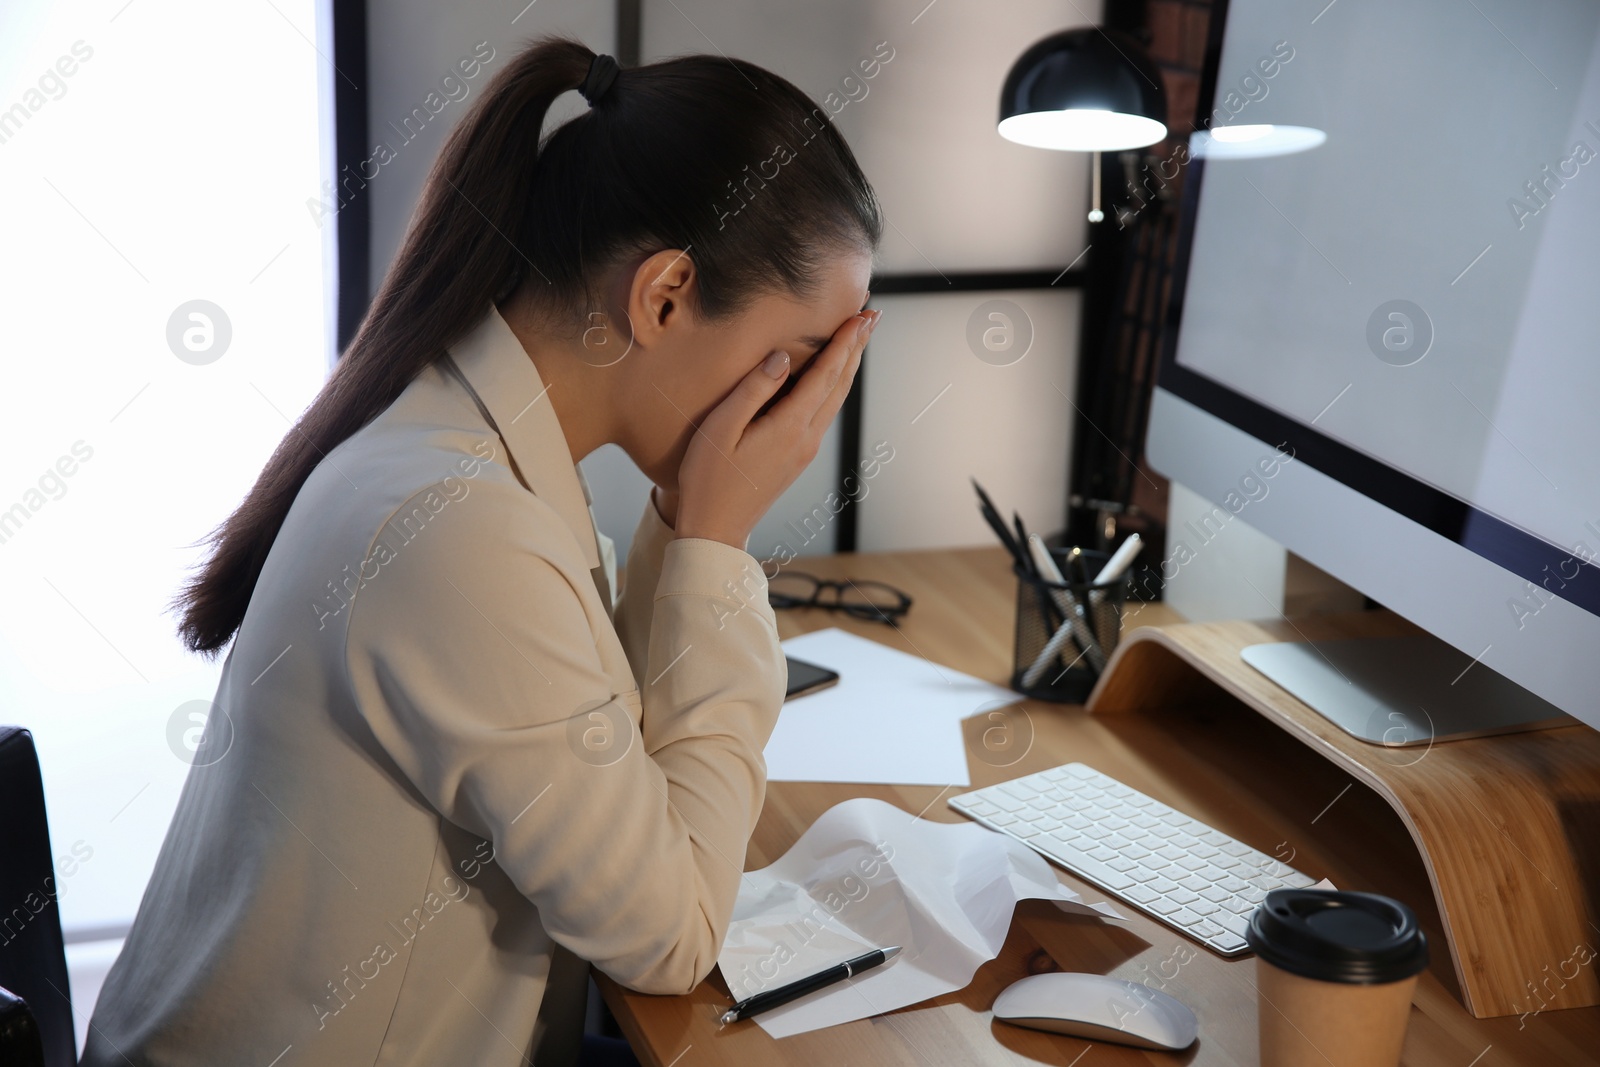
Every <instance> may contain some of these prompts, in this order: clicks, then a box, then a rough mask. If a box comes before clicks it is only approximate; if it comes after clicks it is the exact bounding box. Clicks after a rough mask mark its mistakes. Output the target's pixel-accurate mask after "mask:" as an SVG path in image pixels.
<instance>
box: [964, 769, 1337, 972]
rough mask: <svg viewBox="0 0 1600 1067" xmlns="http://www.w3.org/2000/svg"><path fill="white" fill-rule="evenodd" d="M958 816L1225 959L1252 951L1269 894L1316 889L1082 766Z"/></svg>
mask: <svg viewBox="0 0 1600 1067" xmlns="http://www.w3.org/2000/svg"><path fill="white" fill-rule="evenodd" d="M950 806H951V807H952V808H954V809H955V810H957V811H959V812H960V813H961V814H963V815H966V816H968V817H970V818H972V819H975V820H976V821H978V822H980V823H982V824H983V825H985V826H987V827H989V828H990V829H993V830H998V831H1000V832H1001V833H1003V834H1010V835H1011V836H1012V837H1015V838H1016V839H1017V840H1019V841H1021V842H1022V843H1023V844H1025V845H1028V846H1030V847H1031V848H1033V849H1034V850H1035V851H1037V852H1039V853H1041V854H1043V855H1044V857H1045V858H1046V859H1049V860H1053V861H1054V862H1056V863H1059V864H1060V865H1061V866H1063V867H1065V868H1066V869H1067V870H1069V871H1071V872H1072V873H1073V874H1076V875H1078V876H1080V877H1082V878H1085V879H1087V880H1089V881H1091V882H1093V883H1095V884H1096V885H1098V886H1100V887H1101V888H1102V889H1104V890H1106V891H1107V892H1108V893H1112V894H1114V895H1115V896H1116V897H1118V898H1119V899H1121V900H1123V901H1125V902H1127V903H1128V904H1129V905H1131V906H1133V907H1135V908H1138V909H1139V910H1140V911H1142V912H1144V913H1145V914H1147V915H1149V916H1150V917H1151V918H1154V919H1158V920H1160V921H1161V922H1164V923H1166V924H1167V925H1168V926H1171V927H1172V928H1174V929H1175V930H1177V931H1178V932H1179V933H1182V934H1187V935H1188V936H1189V937H1192V938H1194V939H1195V940H1196V941H1199V942H1201V943H1202V944H1204V945H1207V946H1208V947H1210V948H1213V949H1215V950H1216V951H1217V952H1219V953H1221V954H1222V955H1224V956H1236V955H1239V954H1240V953H1243V952H1245V951H1247V950H1248V948H1249V946H1248V945H1247V944H1246V942H1245V939H1244V931H1245V927H1246V926H1247V925H1248V923H1249V919H1250V913H1251V912H1253V911H1255V909H1256V905H1257V904H1259V903H1261V898H1262V897H1265V896H1266V895H1267V891H1268V890H1270V889H1280V888H1300V887H1302V886H1308V885H1312V884H1313V883H1315V881H1316V879H1314V878H1310V877H1308V876H1307V875H1304V874H1302V873H1300V872H1299V871H1297V870H1295V869H1294V868H1293V867H1290V866H1289V865H1288V864H1286V863H1282V862H1280V861H1278V860H1275V859H1273V858H1272V857H1271V856H1268V855H1267V854H1266V853H1264V852H1258V851H1256V850H1255V849H1253V848H1251V847H1250V846H1249V845H1246V844H1244V843H1242V842H1240V841H1235V840H1234V839H1233V838H1231V837H1229V836H1228V835H1227V834H1224V833H1222V832H1221V831H1218V830H1213V829H1212V828H1211V827H1209V826H1207V825H1206V824H1205V823H1203V822H1200V821H1199V820H1197V819H1191V818H1190V817H1189V816H1187V815H1185V814H1183V813H1182V812H1180V811H1175V810H1173V809H1172V808H1169V807H1168V806H1167V805H1165V804H1163V803H1161V802H1160V801H1158V800H1155V799H1152V798H1151V797H1147V796H1145V795H1144V794H1143V793H1141V792H1139V791H1138V790H1136V789H1132V788H1130V787H1128V786H1125V785H1123V784H1122V783H1121V782H1119V781H1117V780H1116V779H1115V778H1110V777H1107V776H1106V775H1104V774H1101V773H1100V772H1099V771H1097V770H1095V769H1093V768H1092V767H1088V766H1085V765H1084V764H1082V763H1067V764H1064V765H1062V766H1060V767H1053V768H1051V769H1050V770H1048V771H1040V772H1039V773H1038V774H1030V775H1028V776H1027V777H1025V778H1017V779H1014V780H1013V781H1009V782H1001V783H1000V784H999V785H992V786H988V787H987V788H984V789H975V790H973V791H972V792H970V793H962V794H961V795H960V796H955V797H951V798H950Z"/></svg>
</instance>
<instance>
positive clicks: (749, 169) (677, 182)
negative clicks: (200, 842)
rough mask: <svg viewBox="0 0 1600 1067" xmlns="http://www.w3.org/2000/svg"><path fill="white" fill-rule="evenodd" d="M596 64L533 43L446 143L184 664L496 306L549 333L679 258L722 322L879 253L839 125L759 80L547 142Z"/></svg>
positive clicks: (191, 600)
mask: <svg viewBox="0 0 1600 1067" xmlns="http://www.w3.org/2000/svg"><path fill="white" fill-rule="evenodd" d="M593 58H594V52H593V51H591V50H590V49H589V48H588V47H587V46H586V45H584V44H583V43H581V42H580V41H576V40H573V39H571V38H567V37H544V38H540V39H539V40H537V41H535V42H533V43H532V44H531V45H530V46H529V47H528V48H527V49H525V50H524V51H523V52H522V53H521V54H519V55H517V56H516V57H515V58H513V59H512V60H511V61H510V62H509V63H508V64H507V65H506V66H504V67H503V68H501V69H500V70H499V71H498V72H497V73H496V74H495V75H494V77H492V78H491V79H490V80H489V82H488V84H487V85H486V86H485V87H484V90H483V93H482V95H481V96H480V97H479V98H478V100H477V101H476V102H475V104H474V105H473V106H472V108H471V109H470V110H469V111H468V113H467V114H466V115H464V116H463V117H462V119H461V121H460V122H459V123H458V124H457V125H456V127H455V128H454V129H453V130H451V132H450V135H449V138H448V139H447V140H446V141H445V144H444V147H443V149H442V150H441V151H440V153H439V158H438V159H437V160H436V161H435V162H434V165H433V167H432V169H431V171H430V172H429V175H428V179H427V182H426V184H425V185H424V187H423V190H422V194H421V198H420V200H419V202H418V206H417V210H416V212H415V214H414V215H413V216H412V220H411V223H410V226H409V227H408V228H407V231H406V235H405V239H404V241H403V242H402V244H401V246H400V250H399V253H398V254H397V255H396V256H395V259H394V263H393V264H392V265H391V266H390V268H389V271H388V273H387V275H386V276H385V277H384V280H383V285H382V287H381V288H380V289H379V290H378V293H377V296H376V297H374V298H373V301H372V306H371V308H370V309H369V310H368V311H367V314H366V317H365V318H364V319H363V320H362V323H361V326H360V328H359V329H358V330H357V332H356V335H355V338H354V339H353V340H352V341H351V342H350V345H349V347H348V348H347V349H346V350H345V352H344V355H343V356H342V358H341V359H340V360H339V363H338V365H337V367H336V368H335V369H334V371H333V373H332V374H331V375H330V376H329V378H328V381H327V382H326V383H325V384H324V386H323V388H322V391H321V392H320V393H318V394H317V398H316V400H315V401H313V402H312V404H311V406H310V407H309V408H307V409H306V411H305V413H304V414H303V415H302V416H301V417H300V421H299V422H298V423H296V424H295V426H294V428H293V429H291V430H290V431H289V432H288V433H287V434H285V435H284V437H283V440H282V441H281V442H279V444H278V447H277V449H276V451H274V452H273V454H272V458H271V459H270V460H268V462H267V465H266V467H265V468H264V469H263V470H262V472H261V475H260V477H259V478H257V479H256V483H255V486H254V487H253V488H252V489H251V490H250V493H249V495H248V496H246V497H245V499H244V502H243V503H242V504H240V506H239V508H238V510H236V511H235V512H234V513H233V514H232V515H231V516H229V517H228V519H227V520H226V521H225V522H224V523H223V524H222V525H221V526H219V527H217V529H215V530H214V531H212V533H211V534H210V535H208V537H207V538H206V543H208V544H210V545H211V546H212V552H211V554H210V556H209V557H208V558H207V560H206V562H205V564H204V565H203V566H202V567H201V568H200V569H199V572H198V573H197V574H196V575H195V576H194V577H193V578H192V579H190V580H189V582H188V583H187V584H186V585H185V586H184V589H183V592H182V593H181V594H180V595H179V596H178V598H177V599H176V600H175V601H174V606H175V607H176V608H177V609H179V610H180V611H181V614H182V618H181V621H180V623H179V626H178V633H179V635H180V636H181V637H182V639H183V642H184V644H185V645H186V646H187V647H188V648H190V649H191V650H193V651H197V652H204V653H207V654H215V653H216V652H218V651H219V650H220V649H221V648H222V647H223V646H224V645H226V644H227V642H228V641H229V639H230V638H231V637H232V636H233V635H234V633H235V632H237V630H238V629H239V625H240V623H241V622H242V621H243V619H244V614H245V608H246V607H247V606H248V604H249V602H250V595H251V593H252V592H253V590H254V589H255V583H256V579H257V578H258V577H259V576H260V574H261V568H262V566H263V564H264V563H265V562H266V558H267V553H268V551H270V549H271V548H272V542H273V540H274V538H276V537H277V534H278V530H279V529H280V528H281V527H282V525H283V520H284V517H285V515H287V514H288V511H289V506H290V505H291V504H292V503H293V502H294V498H295V494H297V493H298V492H299V491H300V487H301V485H303V484H304V483H305V480H306V478H307V476H308V475H310V473H311V471H312V469H313V468H314V467H315V466H316V465H317V463H318V462H320V461H321V459H322V457H323V456H325V455H326V454H327V453H328V452H330V451H332V450H333V448H334V447H335V446H337V445H338V444H339V443H340V442H341V441H343V440H345V439H346V438H348V437H349V436H350V435H351V434H353V433H355V432H356V431H357V430H359V429H361V427H363V426H365V425H366V424H367V423H368V422H370V421H372V419H373V418H375V417H376V416H377V415H378V414H379V413H380V412H382V411H383V410H384V409H385V408H386V407H388V406H389V405H390V404H391V403H392V402H393V401H394V400H395V398H396V397H398V396H399V395H400V393H401V391H402V390H404V389H405V387H406V386H407V385H408V384H409V383H410V382H411V381H412V380H413V379H414V378H415V377H416V376H417V374H418V373H420V372H421V371H422V370H423V369H424V368H426V367H427V366H428V365H429V364H431V363H432V362H433V361H434V360H435V359H438V358H439V357H440V356H441V355H443V354H444V352H445V350H446V349H447V348H448V347H449V346H450V345H451V344H453V343H454V342H455V341H457V340H459V339H460V338H461V337H463V336H464V335H465V334H466V333H467V332H468V331H469V330H470V329H471V328H472V327H473V326H474V325H475V324H476V323H477V322H478V320H479V318H480V316H482V315H483V314H484V312H485V311H486V310H487V306H488V302H489V301H490V300H491V299H494V300H499V299H503V298H504V297H505V296H507V295H509V294H510V293H511V292H512V291H513V290H514V289H516V288H517V287H518V286H519V285H521V284H522V283H523V282H524V281H526V282H527V283H528V284H527V288H528V289H529V290H530V291H531V292H532V293H533V294H534V301H535V304H536V309H537V310H538V311H539V313H540V314H541V315H542V316H543V315H548V316H550V317H552V318H553V319H562V318H565V319H566V320H567V321H569V322H571V321H574V320H575V319H579V320H581V316H582V310H583V308H584V307H585V306H586V304H587V302H588V301H589V300H590V299H591V298H592V293H593V292H594V291H595V289H596V288H597V285H596V282H597V279H598V276H599V275H600V274H601V273H602V272H603V271H604V270H605V269H606V268H607V267H608V266H610V265H612V264H614V263H617V262H619V261H621V260H622V259H623V258H624V257H626V256H629V255H632V254H635V253H637V252H640V251H656V250H660V249H665V248H678V249H686V250H687V254H688V255H689V256H690V257H691V258H692V259H693V261H694V264H695V269H696V277H697V293H696V296H697V300H698V305H699V306H698V307H697V308H695V309H694V310H695V311H696V312H697V313H698V314H700V315H703V316H704V317H705V318H707V319H710V320H718V319H722V318H725V317H726V316H729V315H732V314H736V313H737V312H739V311H740V310H742V309H743V308H744V307H746V306H747V305H748V303H749V302H750V301H751V300H752V299H754V298H755V297H757V296H759V295H761V294H763V293H766V292H773V291H780V290H787V291H788V292H790V293H793V294H794V295H796V296H798V297H805V296H807V295H810V294H811V293H813V292H814V291H815V287H816V284H817V281H818V277H817V274H818V272H817V268H818V266H819V265H820V264H821V262H822V261H823V260H824V259H825V258H826V257H827V256H828V255H829V254H830V253H832V252H834V251H836V250H837V249H839V248H840V247H848V246H850V245H852V244H854V245H858V246H865V247H866V248H868V249H874V248H876V247H877V244H878V241H879V239H880V237H881V234H882V221H881V215H880V210H879V206H878V202H877V199H876V197H875V196H874V195H873V192H872V188H871V186H870V185H869V184H868V183H867V180H866V178H865V176H864V175H863V174H862V173H861V168H860V167H859V166H858V165H857V163H856V160H855V157H854V155H852V154H851V152H850V148H849V146H848V145H846V144H845V141H844V138H843V137H841V136H840V135H839V133H838V131H837V130H836V129H835V128H834V126H833V124H832V123H831V122H830V121H829V116H828V114H827V112H826V111H824V110H823V109H821V108H819V107H818V106H817V105H816V104H815V103H814V102H813V101H812V100H811V99H810V98H808V97H807V96H806V95H805V94H804V93H802V92H801V91H800V90H799V89H797V88H796V87H795V86H794V85H792V84H791V83H789V82H788V81H786V80H784V79H783V78H780V77H778V76H777V75H775V74H773V73H771V72H770V71H766V70H763V69H762V68H760V67H758V66H755V65H754V64H751V63H746V62H743V61H741V60H737V59H728V58H726V57H723V56H712V55H689V56H680V57H676V58H673V59H668V60H663V61H661V62H659V63H652V64H649V65H647V66H642V67H633V68H629V69H626V70H623V71H621V72H620V73H619V74H618V75H617V78H616V81H615V82H614V83H613V84H612V85H611V87H610V89H609V91H607V92H606V93H605V94H603V95H601V96H600V97H599V98H598V100H597V101H596V103H595V104H594V106H593V107H591V108H590V109H589V110H588V111H587V112H586V113H585V114H583V115H580V116H579V117H577V118H576V119H573V120H572V121H571V122H567V123H564V124H563V125H561V126H560V127H558V128H557V129H556V130H554V131H553V132H552V133H550V134H549V135H548V136H547V137H545V138H544V139H543V142H542V144H541V139H540V129H541V127H542V125H543V123H544V118H545V114H546V112H547V111H548V110H549V108H550V105H551V102H552V101H554V100H555V98H556V97H558V96H560V95H561V94H562V93H564V92H567V91H569V90H572V89H576V88H578V86H579V85H581V84H582V83H583V81H584V78H585V75H586V74H587V73H588V71H589V65H590V62H591V61H592V60H593Z"/></svg>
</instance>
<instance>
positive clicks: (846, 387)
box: [809, 320, 876, 430]
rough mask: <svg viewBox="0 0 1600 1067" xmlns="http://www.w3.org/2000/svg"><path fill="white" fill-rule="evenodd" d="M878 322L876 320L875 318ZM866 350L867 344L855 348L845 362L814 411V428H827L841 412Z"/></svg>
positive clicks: (870, 332) (811, 423)
mask: <svg viewBox="0 0 1600 1067" xmlns="http://www.w3.org/2000/svg"><path fill="white" fill-rule="evenodd" d="M874 324H876V320H874ZM871 334H872V327H871V326H869V327H868V328H867V335H868V336H869V337H870V336H871ZM865 351H866V345H865V344H862V346H861V347H860V348H857V349H855V351H853V352H852V353H851V355H850V362H849V363H847V364H845V367H844V370H843V372H842V373H840V375H839V377H838V379H837V380H836V382H835V384H834V387H833V390H832V391H831V392H829V393H828V395H827V397H826V398H824V400H823V401H822V405H821V406H820V407H818V408H817V410H816V411H815V412H813V413H812V416H811V421H810V423H809V425H810V426H811V427H812V428H813V429H824V430H825V429H827V427H828V424H829V423H831V422H832V421H833V419H834V416H835V415H837V414H839V409H840V408H841V407H843V406H844V402H845V398H846V397H848V396H849V395H850V387H851V386H852V385H853V384H855V380H856V373H857V372H858V371H859V370H860V369H861V357H862V355H863V353H865Z"/></svg>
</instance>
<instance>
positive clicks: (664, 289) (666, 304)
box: [628, 248, 696, 347]
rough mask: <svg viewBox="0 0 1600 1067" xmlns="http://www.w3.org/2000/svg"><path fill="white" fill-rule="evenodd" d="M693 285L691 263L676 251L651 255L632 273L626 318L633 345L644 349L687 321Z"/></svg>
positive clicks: (670, 249) (686, 256)
mask: <svg viewBox="0 0 1600 1067" xmlns="http://www.w3.org/2000/svg"><path fill="white" fill-rule="evenodd" d="M695 281H696V272H695V265H694V260H692V259H690V258H689V255H688V253H687V252H685V251H682V250H680V249H676V248H668V249H663V250H662V251H660V252H656V253H653V254H652V255H650V256H649V257H648V258H646V259H645V260H644V262H642V263H640V264H639V266H638V267H637V268H635V269H634V272H633V280H632V282H631V283H630V284H629V287H628V317H629V319H630V320H631V321H632V324H633V336H634V340H635V342H636V343H638V344H641V345H644V346H646V347H648V346H650V345H651V344H653V343H654V342H656V341H658V340H660V338H661V336H662V335H663V334H665V333H666V331H667V330H668V329H670V328H672V327H673V326H677V325H681V324H683V323H684V322H686V321H688V320H689V318H690V317H691V315H690V312H689V308H690V306H691V300H690V297H691V294H692V293H693V289H694V285H695Z"/></svg>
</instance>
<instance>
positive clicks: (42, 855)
mask: <svg viewBox="0 0 1600 1067" xmlns="http://www.w3.org/2000/svg"><path fill="white" fill-rule="evenodd" d="M0 988H3V989H5V990H8V991H10V992H11V993H12V994H13V995H15V996H17V997H21V998H22V999H23V1001H25V1002H26V1003H27V1006H28V1008H29V1009H30V1011H31V1012H32V1015H33V1017H34V1020H35V1021H36V1023H37V1027H38V1036H37V1039H36V1040H37V1041H39V1042H40V1043H42V1044H43V1046H44V1060H43V1062H44V1064H45V1067H73V1065H74V1064H76V1063H77V1062H78V1043H77V1038H76V1037H75V1036H74V1033H73V1028H72V1001H71V1000H70V999H69V997H70V994H71V990H70V989H69V988H68V986H67V955H66V949H65V947H64V945H63V944H62V941H61V913H60V911H59V910H58V908H57V905H56V872H55V866H54V860H53V859H52V855H51V851H50V827H49V824H48V823H47V822H46V821H45V814H44V782H43V780H42V779H41V778H40V777H39V757H38V755H37V754H36V753H35V752H34V748H33V735H32V734H30V733H28V731H26V730H24V729H22V728H21V727H18V726H0ZM4 1003H5V1000H4V998H0V1004H4ZM10 1014H11V1017H12V1019H13V1020H14V1019H15V1018H16V1017H17V1015H16V1011H15V1006H12V1008H11V1013H10ZM6 1035H21V1036H22V1038H23V1039H24V1040H26V1039H27V1038H28V1037H30V1036H31V1035H29V1034H28V1033H27V1029H26V1027H22V1026H20V1025H13V1026H11V1027H7V1028H6V1030H5V1032H4V1033H3V1034H0V1040H3V1039H4V1037H5V1036H6ZM12 1051H13V1050H11V1049H7V1048H4V1047H3V1046H0V1062H12V1061H11V1060H9V1059H7V1055H8V1054H9V1053H11V1052H12ZM15 1051H16V1052H18V1053H21V1054H22V1055H21V1056H19V1058H18V1060H17V1061H16V1062H20V1063H29V1062H33V1060H32V1059H31V1057H30V1058H22V1057H23V1056H27V1053H26V1051H25V1050H23V1049H17V1050H15Z"/></svg>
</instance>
